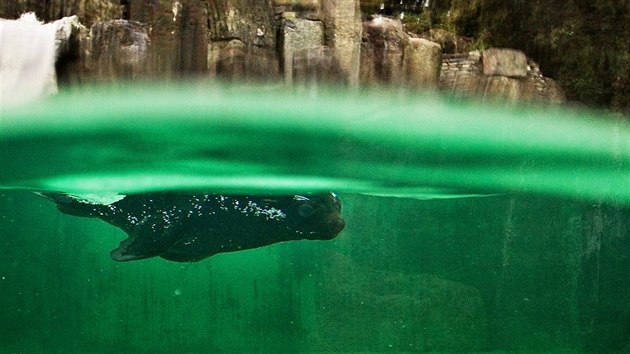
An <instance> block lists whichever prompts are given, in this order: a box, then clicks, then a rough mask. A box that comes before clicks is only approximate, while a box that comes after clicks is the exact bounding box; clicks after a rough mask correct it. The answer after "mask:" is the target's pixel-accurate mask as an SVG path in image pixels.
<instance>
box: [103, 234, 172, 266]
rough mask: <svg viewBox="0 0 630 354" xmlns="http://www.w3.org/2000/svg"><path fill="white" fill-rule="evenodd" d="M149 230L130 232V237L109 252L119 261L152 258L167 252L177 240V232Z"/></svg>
mask: <svg viewBox="0 0 630 354" xmlns="http://www.w3.org/2000/svg"><path fill="white" fill-rule="evenodd" d="M147 231H148V230H144V232H141V233H138V234H132V233H129V234H128V236H129V237H127V238H126V239H124V240H123V241H122V242H120V245H119V246H118V248H116V249H114V250H112V251H111V252H110V253H109V255H110V257H112V259H113V260H115V261H117V262H128V261H136V260H140V259H145V258H151V257H155V256H158V255H160V254H161V253H163V252H165V251H166V250H168V249H169V248H170V247H171V246H172V245H173V244H174V243H175V242H177V237H176V234H175V233H173V232H170V231H169V230H156V231H154V232H147Z"/></svg>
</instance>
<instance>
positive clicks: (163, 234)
mask: <svg viewBox="0 0 630 354" xmlns="http://www.w3.org/2000/svg"><path fill="white" fill-rule="evenodd" d="M41 195H42V196H44V197H46V198H48V199H50V200H52V201H54V202H55V203H57V207H58V209H59V210H61V211H62V212H64V213H66V214H70V215H76V216H87V217H97V218H99V219H101V220H103V221H106V222H107V223H109V224H112V225H114V226H116V227H119V228H121V229H122V230H124V231H125V232H126V233H127V235H128V236H129V237H128V238H127V239H126V240H124V241H122V242H121V243H120V246H119V247H118V248H116V249H115V250H113V251H112V252H111V257H112V259H114V260H116V261H121V262H122V261H132V260H137V259H143V258H149V257H155V256H160V257H162V258H165V259H168V260H171V261H176V262H194V261H199V260H201V259H204V258H206V257H210V256H212V255H214V254H217V253H221V252H232V251H239V250H244V249H249V248H256V247H261V246H266V245H270V244H272V243H276V242H281V241H289V240H300V239H309V240H329V239H332V238H334V237H335V236H336V235H337V234H338V233H339V232H341V230H342V229H343V228H344V226H345V222H344V220H343V219H342V218H341V215H340V211H341V202H340V201H339V199H338V198H337V197H336V196H335V195H334V194H332V193H321V194H309V195H303V196H302V195H290V196H244V195H240V196H237V195H234V196H229V195H217V194H186V193H170V192H169V193H146V194H135V195H128V196H125V197H124V198H122V199H121V200H119V201H117V202H115V203H112V204H109V205H101V204H91V203H88V202H85V201H82V200H81V199H78V198H75V197H72V196H69V195H67V194H61V193H41Z"/></svg>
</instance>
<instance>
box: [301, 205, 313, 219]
mask: <svg viewBox="0 0 630 354" xmlns="http://www.w3.org/2000/svg"><path fill="white" fill-rule="evenodd" d="M313 211H315V208H313V206H312V205H310V204H302V205H300V206H299V207H298V214H300V216H301V217H303V218H308V217H309V216H311V215H313Z"/></svg>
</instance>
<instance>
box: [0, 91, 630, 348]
mask: <svg viewBox="0 0 630 354" xmlns="http://www.w3.org/2000/svg"><path fill="white" fill-rule="evenodd" d="M384 97H389V98H390V99H388V100H385V99H384ZM629 163H630V127H628V125H627V124H626V122H624V121H622V120H610V119H608V120H604V119H601V118H600V117H598V116H597V115H595V114H590V115H589V114H585V113H582V114H580V115H578V114H576V113H574V112H570V111H566V110H562V109H558V108H542V107H538V108H528V109H524V108H516V109H515V108H511V109H507V108H505V107H498V106H494V107H489V106H484V105H479V104H476V103H474V102H462V101H452V100H449V99H445V98H438V97H434V96H431V95H418V94H417V93H415V94H410V93H408V92H404V91H393V90H392V91H389V92H383V91H365V92H358V93H357V92H353V93H349V92H345V91H334V90H332V91H325V90H319V91H317V92H311V91H308V92H304V91H300V92H294V91H291V92H288V91H286V90H281V89H280V90H279V89H276V88H262V87H258V88H251V87H250V88H247V89H245V88H238V87H217V86H212V87H208V86H162V85H152V86H151V87H146V86H145V87H118V88H110V89H107V88H100V89H86V90H82V91H80V92H67V93H62V94H60V95H58V96H56V97H53V98H51V99H48V100H46V101H45V102H42V103H41V104H36V105H33V106H29V107H28V108H21V109H14V110H11V111H6V112H2V116H0V169H1V172H0V245H1V247H2V250H3V260H2V262H0V289H1V290H2V294H3V295H2V297H1V298H0V351H1V352H76V353H80V352H90V353H92V352H103V353H105V352H111V351H118V352H151V353H155V352H163V353H167V352H175V351H177V352H236V351H262V352H302V351H324V352H333V351H337V352H339V351H343V352H349V351H424V352H427V351H428V352H430V351H437V352H444V351H479V352H505V351H508V352H509V351H549V352H554V351H574V352H581V351H584V352H588V351H593V352H609V351H618V352H623V351H629V350H630V277H628V274H629V271H630V234H629V233H630V217H629V216H630V185H629V184H628V179H629V177H630V175H629V172H630V170H629ZM31 190H34V191H47V192H52V191H56V192H67V193H72V194H79V195H88V194H89V195H90V196H91V197H93V198H106V197H111V196H112V195H115V194H117V193H121V194H136V193H157V192H161V191H181V192H191V191H195V192H197V191H203V192H206V193H221V194H226V195H231V194H237V193H239V194H243V193H248V194H252V195H260V194H269V193H272V194H293V193H305V192H325V191H334V192H336V193H337V194H338V196H339V197H340V199H341V200H342V202H343V208H342V214H343V216H344V219H345V221H346V227H345V229H344V230H343V231H342V232H341V234H339V235H338V236H337V237H336V238H335V239H334V240H329V241H290V242H284V243H277V244H274V245H271V246H267V247H262V248H256V249H251V250H245V251H240V252H234V253H223V254H218V255H215V256H212V257H211V258H208V259H206V260H203V261H200V262H197V263H175V262H169V261H166V260H163V259H159V258H152V259H147V260H141V261H134V262H129V263H118V262H114V261H112V260H111V259H110V256H109V252H110V250H111V249H113V248H115V247H116V246H117V245H118V243H119V242H120V241H121V240H122V239H123V238H124V237H125V235H124V233H123V232H122V231H121V230H120V229H117V228H115V227H112V226H110V225H108V224H106V223H104V222H102V221H99V220H96V219H90V218H79V217H73V216H70V215H66V214H63V213H60V212H59V211H58V210H57V209H56V207H55V205H54V204H53V203H51V202H50V201H48V200H45V199H43V198H40V197H39V196H37V195H35V194H34V193H31V192H30V191H31ZM254 232H255V230H252V233H254Z"/></svg>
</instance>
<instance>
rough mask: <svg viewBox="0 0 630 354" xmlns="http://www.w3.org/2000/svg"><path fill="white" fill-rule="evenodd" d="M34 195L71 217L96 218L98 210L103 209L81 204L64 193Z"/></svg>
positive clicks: (100, 206)
mask: <svg viewBox="0 0 630 354" xmlns="http://www.w3.org/2000/svg"><path fill="white" fill-rule="evenodd" d="M35 194H37V195H39V196H41V197H44V198H46V199H48V200H50V201H52V202H54V203H55V204H57V209H59V211H61V212H62V213H64V214H68V215H72V216H81V217H87V218H89V217H96V216H99V215H100V214H101V213H99V210H100V209H101V208H102V207H103V206H102V205H98V204H90V203H87V202H83V201H81V200H80V199H77V198H75V197H73V196H71V195H69V194H65V193H49V192H46V193H40V192H35Z"/></svg>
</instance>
